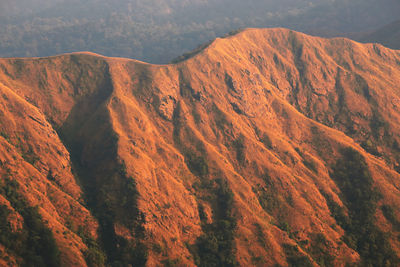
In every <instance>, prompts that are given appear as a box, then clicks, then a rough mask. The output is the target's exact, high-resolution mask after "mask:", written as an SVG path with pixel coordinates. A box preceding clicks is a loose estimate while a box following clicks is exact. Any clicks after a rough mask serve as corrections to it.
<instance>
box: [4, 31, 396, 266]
mask: <svg viewBox="0 0 400 267" xmlns="http://www.w3.org/2000/svg"><path fill="white" fill-rule="evenodd" d="M0 83H1V92H2V95H1V103H2V106H3V108H2V113H0V115H1V117H0V118H1V119H0V122H1V124H0V125H1V129H0V130H1V132H2V137H0V143H1V145H2V148H1V150H0V156H1V158H0V159H1V162H2V165H1V171H2V177H3V175H4V177H6V176H7V177H9V178H8V180H11V181H13V180H15V181H17V182H18V184H19V187H18V188H17V189H16V190H17V191H18V192H19V194H20V195H21V196H23V198H24V199H26V201H27V203H29V205H32V206H34V205H39V210H38V211H39V214H40V215H41V218H42V222H43V225H45V226H46V227H48V228H50V229H51V230H52V232H53V235H54V238H55V241H56V244H57V246H58V248H59V250H60V257H61V262H62V263H63V265H65V266H71V265H74V264H75V265H83V264H84V261H86V262H87V263H88V264H89V265H94V266H99V265H100V266H101V265H102V264H104V263H106V262H108V263H112V264H115V265H116V264H123V265H127V264H132V265H134V266H140V265H143V264H145V263H146V264H147V265H148V266H159V265H160V264H165V265H167V266H168V264H176V265H178V266H194V265H198V266H234V265H235V264H239V265H241V266H274V264H279V265H282V266H288V265H289V266H299V264H303V265H302V266H314V265H315V266H316V265H319V266H344V265H345V264H346V263H354V262H362V263H363V264H368V263H371V264H374V265H376V264H384V263H385V264H388V266H396V265H397V263H398V261H397V260H398V259H397V258H398V256H399V253H400V243H399V239H398V238H397V237H398V235H399V226H400V223H399V214H398V212H399V207H400V194H399V187H400V179H399V178H400V175H399V173H398V172H397V171H396V170H398V166H399V150H400V146H399V142H400V140H399V137H398V136H399V108H398V105H400V95H399V94H400V88H399V84H400V52H398V51H394V50H389V49H387V48H384V47H382V46H379V45H372V44H365V45H361V44H358V43H356V42H353V41H350V40H346V39H322V38H316V37H310V36H307V35H304V34H300V33H296V32H293V31H289V30H285V29H265V30H264V29H248V30H245V31H242V32H240V33H238V34H236V35H234V36H231V37H228V38H225V39H217V40H215V41H214V42H213V43H211V44H210V45H209V46H208V47H206V48H205V49H203V50H202V51H200V52H199V53H197V54H195V55H194V56H193V57H191V58H189V59H186V60H185V61H182V62H179V63H176V64H172V65H150V64H146V63H142V62H138V61H134V60H129V59H118V58H105V57H101V56H99V55H94V54H88V53H80V54H71V55H63V56H57V57H51V58H40V59H2V60H0ZM32 159H34V160H32ZM50 170H51V172H50ZM6 173H8V174H6ZM3 180H4V182H3V184H6V183H7V181H8V180H7V179H5V178H3V179H2V181H3ZM6 180H7V181H6ZM2 186H3V187H5V186H6V185H2ZM9 198H10V196H9V194H8V195H7V194H6V193H4V194H3V193H2V198H0V201H1V202H0V203H4V204H2V205H5V206H6V207H8V208H7V210H11V213H10V214H11V215H9V216H8V217H7V218H9V219H8V220H9V221H10V222H13V221H14V222H15V221H18V220H19V221H21V220H22V219H21V217H18V216H19V212H18V211H17V210H16V209H13V203H11V202H12V201H10V200H9ZM10 203H11V204H10ZM67 207H68V208H67ZM87 208H88V209H89V210H90V212H89V211H88V210H87ZM13 216H14V217H13ZM15 218H20V219H15ZM88 222H90V223H88ZM14 224H15V223H14ZM64 229H67V230H64ZM96 230H97V231H96ZM63 231H66V233H65V234H64V233H63ZM366 233H368V234H366ZM3 247H7V246H3ZM5 251H6V253H7V255H10V256H9V259H10V261H17V262H18V261H20V262H23V261H24V255H19V254H18V252H16V251H13V250H12V247H11V248H8V249H7V248H6V249H5ZM79 251H81V252H79ZM4 255H6V254H4ZM75 255H80V256H78V257H76V256H75ZM3 259H4V260H5V259H6V258H5V257H3Z"/></svg>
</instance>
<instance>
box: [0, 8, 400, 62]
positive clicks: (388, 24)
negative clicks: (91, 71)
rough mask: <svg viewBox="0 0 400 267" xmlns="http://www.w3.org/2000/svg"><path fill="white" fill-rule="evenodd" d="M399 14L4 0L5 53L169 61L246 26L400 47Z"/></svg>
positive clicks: (1, 39) (1, 42)
mask: <svg viewBox="0 0 400 267" xmlns="http://www.w3.org/2000/svg"><path fill="white" fill-rule="evenodd" d="M399 20H400V0H381V1H376V0H375V1H372V0H308V1H305V0H279V1H278V0H264V1H263V0H247V1H243V0H114V1H110V0H68V1H67V0H14V1H10V0H0V26H1V27H0V57H32V56H50V55H56V54H61V53H68V52H74V51H91V52H95V53H99V54H102V55H106V56H117V57H128V58H134V59H138V60H143V61H146V62H151V63H167V62H169V61H171V60H172V59H174V58H176V57H178V56H179V55H182V54H183V53H185V52H187V51H190V50H192V49H194V48H196V47H197V46H199V45H201V44H203V43H206V42H208V41H210V40H212V39H215V38H216V37H218V36H223V35H225V34H227V33H229V32H230V31H233V30H237V29H240V28H247V27H286V28H290V29H293V30H297V31H302V32H305V33H309V34H314V35H319V36H326V37H332V36H346V37H350V38H353V39H356V40H360V41H365V42H369V41H374V42H381V43H383V44H385V45H387V46H389V47H392V48H400V46H399V44H400V21H399Z"/></svg>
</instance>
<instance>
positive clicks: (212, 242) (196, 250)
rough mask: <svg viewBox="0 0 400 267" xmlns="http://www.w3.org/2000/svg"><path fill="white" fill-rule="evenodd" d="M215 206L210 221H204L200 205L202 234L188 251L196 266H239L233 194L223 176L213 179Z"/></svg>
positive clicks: (204, 216) (205, 216)
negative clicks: (235, 240) (211, 220)
mask: <svg viewBox="0 0 400 267" xmlns="http://www.w3.org/2000/svg"><path fill="white" fill-rule="evenodd" d="M210 190H213V191H214V192H215V208H214V213H213V222H212V223H211V224H209V223H207V215H206V214H205V212H204V209H203V207H202V206H201V205H200V206H199V214H200V219H201V221H202V230H203V235H201V236H200V237H199V238H198V239H197V240H196V243H195V244H194V246H193V247H192V248H191V252H192V254H193V256H194V258H195V262H196V264H197V266H199V267H206V266H207V267H210V266H215V267H217V266H238V263H237V260H236V256H235V254H236V247H235V242H234V239H235V232H236V225H237V220H236V218H235V217H234V215H233V210H234V203H233V193H232V191H231V190H230V188H229V186H228V183H227V182H226V181H225V180H223V179H217V180H215V183H214V186H213V188H210Z"/></svg>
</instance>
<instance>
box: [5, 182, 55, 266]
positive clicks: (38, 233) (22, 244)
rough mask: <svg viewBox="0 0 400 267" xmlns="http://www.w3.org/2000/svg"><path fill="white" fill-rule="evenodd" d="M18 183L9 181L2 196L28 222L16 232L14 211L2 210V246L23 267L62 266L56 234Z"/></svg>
mask: <svg viewBox="0 0 400 267" xmlns="http://www.w3.org/2000/svg"><path fill="white" fill-rule="evenodd" d="M18 187H19V185H18V183H17V182H16V181H12V180H10V179H9V178H5V179H3V180H2V181H1V184H0V194H1V195H3V196H4V197H5V198H6V199H7V200H8V201H9V202H10V204H11V206H12V207H13V208H14V209H15V211H16V212H18V213H19V214H20V215H21V216H22V218H23V219H24V223H23V228H22V229H21V230H20V231H16V232H14V231H13V229H12V227H11V225H10V223H9V221H8V215H9V214H10V212H11V211H10V210H9V209H8V208H7V207H6V206H0V243H1V244H2V245H3V246H4V247H5V248H6V249H7V250H8V251H10V252H11V253H10V254H14V255H16V256H17V257H18V258H21V262H19V264H20V265H21V266H35V267H39V266H54V267H56V266H60V257H59V254H60V253H59V250H58V247H57V244H56V241H55V239H54V237H53V233H52V232H51V231H50V230H49V229H48V228H47V227H46V226H45V225H44V224H43V220H42V217H41V216H40V214H39V212H38V209H37V207H31V206H29V205H28V203H27V202H26V201H25V200H24V198H23V197H22V196H21V195H20V193H19V192H18Z"/></svg>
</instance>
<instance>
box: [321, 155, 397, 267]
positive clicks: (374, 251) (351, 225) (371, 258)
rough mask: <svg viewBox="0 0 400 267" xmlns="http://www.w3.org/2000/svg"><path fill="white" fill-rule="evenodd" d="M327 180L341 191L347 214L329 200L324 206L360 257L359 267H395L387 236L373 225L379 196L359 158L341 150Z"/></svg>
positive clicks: (366, 167)
mask: <svg viewBox="0 0 400 267" xmlns="http://www.w3.org/2000/svg"><path fill="white" fill-rule="evenodd" d="M331 176H332V178H333V179H334V180H335V181H336V183H337V185H338V187H339V188H340V190H341V198H342V201H343V203H344V204H345V206H346V207H347V213H348V214H347V215H346V212H345V211H344V209H343V208H342V207H340V206H339V205H338V204H337V203H336V202H334V201H332V199H330V198H329V197H327V203H328V206H329V208H330V210H331V213H332V215H333V216H334V218H335V219H336V221H337V223H338V224H339V225H340V226H341V227H342V228H343V229H344V231H345V235H344V237H343V241H344V242H345V243H346V244H347V245H348V246H349V247H351V248H353V249H354V250H356V251H357V252H358V253H359V254H360V256H361V262H360V266H398V264H399V263H400V261H399V258H398V257H397V256H396V253H395V252H394V251H393V248H392V247H391V245H390V242H389V238H388V234H386V233H384V232H382V231H381V230H380V229H379V228H378V226H377V225H376V222H375V213H376V208H377V203H378V200H379V199H380V198H381V195H380V193H379V192H378V190H377V189H376V188H375V187H374V181H373V179H372V177H371V174H370V172H369V170H368V166H367V164H366V162H365V159H364V158H363V156H362V155H361V154H360V153H358V152H357V151H355V150H353V149H352V148H346V149H343V150H342V157H341V158H340V159H339V160H338V161H337V162H336V164H335V166H334V167H333V171H332V173H331Z"/></svg>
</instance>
